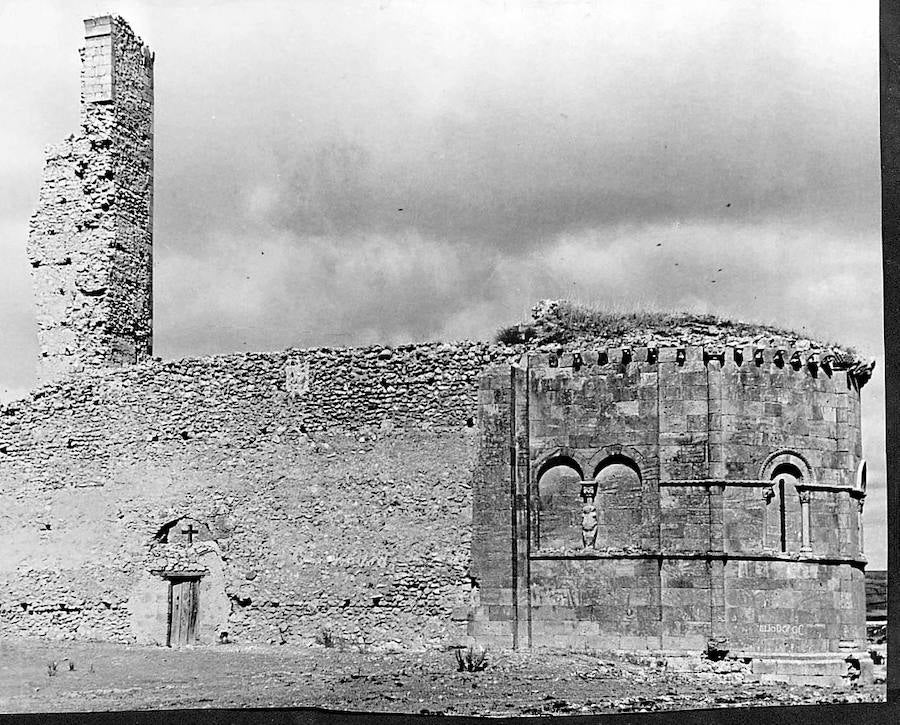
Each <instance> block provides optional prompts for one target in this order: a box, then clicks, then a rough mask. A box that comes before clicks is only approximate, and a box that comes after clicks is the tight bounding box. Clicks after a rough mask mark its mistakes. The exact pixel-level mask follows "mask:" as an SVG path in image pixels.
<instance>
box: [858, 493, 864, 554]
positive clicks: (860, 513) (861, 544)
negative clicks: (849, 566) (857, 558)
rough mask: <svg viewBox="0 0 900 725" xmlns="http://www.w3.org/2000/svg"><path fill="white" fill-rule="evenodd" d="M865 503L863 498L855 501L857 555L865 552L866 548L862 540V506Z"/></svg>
mask: <svg viewBox="0 0 900 725" xmlns="http://www.w3.org/2000/svg"><path fill="white" fill-rule="evenodd" d="M864 503H865V497H863V498H861V499H859V501H857V505H858V506H859V513H858V514H857V516H856V527H857V534H858V536H857V538H858V539H859V553H860V554H863V553H865V551H866V547H865V544H864V539H863V504H864Z"/></svg>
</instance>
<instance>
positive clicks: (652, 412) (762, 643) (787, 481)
mask: <svg viewBox="0 0 900 725" xmlns="http://www.w3.org/2000/svg"><path fill="white" fill-rule="evenodd" d="M795 352H796V351H794V350H791V349H787V350H782V351H780V352H779V351H778V350H776V349H761V348H744V349H742V348H715V347H712V348H706V349H705V348H699V347H685V348H680V349H679V348H669V349H666V348H661V349H658V350H654V349H647V348H636V349H634V350H627V349H625V350H623V349H618V348H617V349H609V350H601V351H596V350H595V351H591V350H587V351H583V352H578V353H566V354H563V355H562V356H561V357H559V356H558V355H557V354H555V353H552V354H550V355H546V354H530V355H527V356H525V357H523V358H522V360H521V361H520V362H519V364H518V365H517V366H515V367H513V368H512V370H511V371H510V368H509V367H506V368H500V369H498V370H493V371H491V372H490V373H489V374H486V375H485V377H484V379H483V382H482V384H483V386H484V387H483V395H482V398H481V399H482V411H481V415H482V420H483V423H482V425H483V427H484V430H485V431H486V433H485V434H484V436H483V438H482V440H481V445H480V452H479V455H480V456H481V457H483V458H484V459H485V460H488V459H490V460H491V461H493V460H495V459H499V457H500V455H501V453H502V452H505V451H506V450H507V449H509V446H510V445H512V444H513V443H514V444H515V446H516V450H517V451H521V450H522V449H523V448H524V450H525V451H526V452H527V455H526V456H525V457H524V458H523V457H522V456H521V455H519V454H518V453H517V455H516V456H515V457H512V458H508V461H507V462H508V464H509V465H508V467H507V468H506V469H505V470H504V469H503V468H502V467H500V466H494V467H492V468H490V469H489V470H490V474H486V475H485V477H483V478H479V479H478V480H477V486H485V487H486V490H485V491H479V490H477V487H476V493H475V495H476V501H477V502H480V505H483V506H485V507H488V508H489V509H490V510H489V511H484V512H481V513H480V514H477V515H478V516H480V519H479V520H481V521H483V522H488V521H493V522H495V526H494V527H493V528H492V527H490V526H482V527H479V528H476V530H475V536H476V541H475V542H474V545H473V570H474V571H476V572H477V573H478V576H479V578H480V580H481V581H482V582H483V586H482V590H481V606H480V608H479V609H478V611H477V612H476V615H475V618H474V620H473V622H472V626H471V630H470V631H471V632H472V634H474V635H476V636H482V637H486V638H492V639H493V640H494V641H496V642H498V643H507V644H508V643H509V642H510V641H512V638H513V635H514V633H516V634H518V636H519V638H520V640H522V638H525V639H526V640H527V641H529V642H530V643H532V644H535V645H541V644H547V645H551V646H566V647H573V648H577V649H580V648H584V647H588V648H595V649H616V648H624V649H634V648H646V649H680V650H697V649H704V648H705V647H706V645H707V643H708V642H710V641H712V642H718V643H721V644H722V646H724V647H726V648H729V647H730V648H731V649H733V650H739V651H744V652H748V653H769V654H772V653H781V654H800V653H824V652H832V653H839V652H842V651H847V650H848V649H853V648H854V647H856V648H861V647H862V646H863V643H864V642H865V626H864V624H865V617H864V612H865V592H864V586H863V566H864V563H865V557H864V552H863V551H862V548H861V546H862V543H861V541H860V540H859V535H858V531H859V511H860V502H861V501H862V499H863V497H864V495H865V490H864V483H863V484H862V486H860V483H859V482H860V478H859V476H858V471H859V470H860V467H861V462H862V459H861V454H862V450H861V442H860V414H859V389H858V384H857V381H856V379H855V378H854V377H853V375H854V374H853V372H852V371H848V370H840V369H834V368H833V367H831V366H829V365H828V364H827V363H826V364H825V365H824V366H823V365H821V364H820V360H819V358H818V357H817V356H810V355H809V354H802V355H801V354H800V353H799V352H798V353H797V354H796V355H795V354H794V353H795ZM510 375H511V378H510V380H512V381H515V380H516V379H519V378H522V379H524V380H525V381H527V382H526V383H525V386H526V388H527V395H525V396H524V397H523V396H522V395H521V394H519V393H517V396H518V397H516V400H515V405H514V406H513V409H514V410H519V409H521V408H522V407H525V408H527V411H528V413H527V416H525V417H524V418H522V417H520V416H517V415H511V414H509V413H507V412H505V411H504V410H503V408H502V405H503V404H504V403H505V404H507V405H509V403H508V397H509V396H510V395H512V394H513V393H512V392H510V393H506V394H504V386H505V387H506V389H508V390H510V391H519V388H518V387H516V386H515V385H513V384H512V383H511V382H509V381H507V380H506V379H505V378H507V377H509V376H510ZM487 391H489V394H484V393H486V392H487ZM504 432H505V433H506V440H504V435H503V434H504ZM507 455H508V456H510V455H511V454H507ZM513 460H515V461H516V463H515V465H512V461H513ZM559 469H563V470H565V471H568V472H570V473H571V474H572V475H570V476H569V477H568V478H566V479H564V480H565V481H566V483H565V484H564V486H563V487H562V489H561V488H560V484H559V483H558V482H556V481H554V482H553V483H552V484H549V486H550V488H549V489H548V490H550V491H552V495H548V493H547V492H546V491H545V490H544V488H543V484H542V482H543V481H545V480H549V478H545V477H549V475H550V473H551V472H553V471H555V470H559ZM488 475H490V476H493V477H494V478H493V480H489V479H488ZM523 478H524V479H526V480H527V485H526V487H525V488H524V489H523V488H521V486H519V487H518V488H517V487H514V486H513V482H514V481H515V482H520V481H521V480H522V479H523ZM584 484H588V485H589V488H588V490H589V494H587V498H586V499H585V498H584V496H585V494H584V490H585V489H584ZM780 485H783V486H784V487H785V488H784V490H785V492H786V493H785V494H784V497H783V499H784V501H783V506H782V499H781V498H779V496H777V495H776V494H775V489H777V488H778V487H779V486H780ZM566 487H567V488H566ZM523 490H524V491H527V496H525V495H522V494H521V492H522V491H523ZM560 502H562V503H560ZM583 504H590V508H583ZM560 506H562V507H563V508H567V509H568V510H569V515H568V516H566V515H564V514H565V511H560V510H558V509H559V508H560ZM520 513H521V514H523V515H524V519H523V518H522V517H519V516H518V514H520ZM504 521H507V522H512V523H511V525H512V526H513V530H511V531H510V530H509V528H508V527H507V526H503V525H502V522H504ZM526 521H527V523H524V522H526ZM516 522H518V524H517V523H516ZM585 532H589V533H585ZM523 550H526V552H527V553H526V554H525V556H524V557H523V554H522V551H523ZM523 559H524V561H523ZM517 571H518V572H523V571H524V572H525V574H524V576H523V575H520V576H519V577H518V578H517V577H516V576H515V575H514V574H515V572H517ZM511 572H512V573H513V576H510V573H511ZM523 592H524V594H523Z"/></svg>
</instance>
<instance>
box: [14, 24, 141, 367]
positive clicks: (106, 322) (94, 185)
mask: <svg viewBox="0 0 900 725" xmlns="http://www.w3.org/2000/svg"><path fill="white" fill-rule="evenodd" d="M84 26H85V47H84V48H83V49H82V50H81V63H82V66H81V129H80V133H79V135H77V136H71V137H69V138H68V139H67V140H65V141H63V142H62V143H61V144H57V145H54V146H50V147H48V148H47V150H46V156H47V158H46V163H45V166H44V178H43V183H42V185H41V191H40V201H39V204H38V208H37V210H36V211H35V213H34V215H33V216H32V219H31V226H30V231H29V237H28V256H29V259H30V261H31V266H32V278H33V282H34V289H35V296H36V298H37V321H38V341H39V344H40V360H39V364H38V377H39V381H40V382H48V381H51V380H54V379H57V378H59V377H62V376H64V375H66V374H68V373H73V372H78V371H81V370H85V369H91V368H100V367H112V366H120V365H128V364H132V363H135V362H140V361H141V360H144V359H146V358H147V357H149V356H150V354H151V351H152V344H153V324H152V316H153V301H152V271H153V255H152V247H153V54H152V53H151V52H150V50H149V48H148V47H147V46H146V45H144V44H143V42H142V41H141V40H140V38H138V37H137V36H136V35H135V34H134V33H133V32H132V30H131V28H130V27H129V26H128V23H126V22H125V21H124V20H123V19H122V18H119V17H112V16H103V17H98V18H90V19H88V20H85V21H84Z"/></svg>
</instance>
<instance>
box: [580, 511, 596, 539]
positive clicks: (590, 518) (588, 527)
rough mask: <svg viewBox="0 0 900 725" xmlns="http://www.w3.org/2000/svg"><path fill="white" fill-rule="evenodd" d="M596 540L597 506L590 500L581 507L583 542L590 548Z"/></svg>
mask: <svg viewBox="0 0 900 725" xmlns="http://www.w3.org/2000/svg"><path fill="white" fill-rule="evenodd" d="M596 541H597V507H596V506H594V504H592V503H590V502H588V503H586V504H585V505H584V506H582V507H581V543H582V545H583V546H584V548H585V549H590V548H593V546H594V542H596Z"/></svg>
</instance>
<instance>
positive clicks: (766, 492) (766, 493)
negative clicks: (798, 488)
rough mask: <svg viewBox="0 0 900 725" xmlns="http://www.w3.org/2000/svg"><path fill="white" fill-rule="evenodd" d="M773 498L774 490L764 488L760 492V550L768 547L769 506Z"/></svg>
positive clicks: (769, 487)
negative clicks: (761, 509) (761, 513)
mask: <svg viewBox="0 0 900 725" xmlns="http://www.w3.org/2000/svg"><path fill="white" fill-rule="evenodd" d="M773 498H775V489H774V488H772V487H771V486H765V487H764V488H763V490H762V500H763V515H762V548H763V550H767V549H769V548H771V547H770V546H769V504H771V503H772V499H773Z"/></svg>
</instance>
